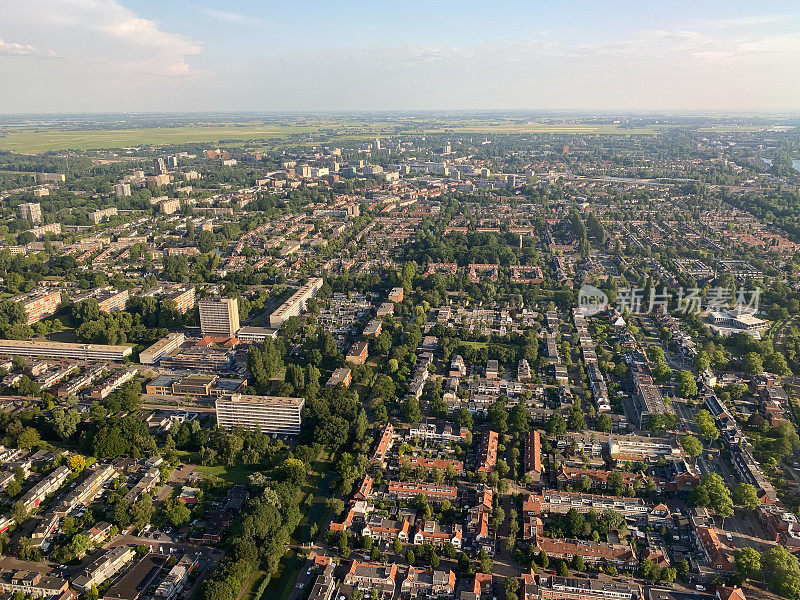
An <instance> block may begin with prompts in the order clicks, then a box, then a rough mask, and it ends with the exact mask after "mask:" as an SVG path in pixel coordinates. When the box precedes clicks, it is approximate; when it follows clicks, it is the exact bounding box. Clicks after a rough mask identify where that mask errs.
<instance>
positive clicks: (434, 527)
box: [413, 521, 463, 549]
mask: <svg viewBox="0 0 800 600" xmlns="http://www.w3.org/2000/svg"><path fill="white" fill-rule="evenodd" d="M413 540H414V545H416V546H419V545H420V544H430V545H431V546H442V545H444V544H446V543H447V542H450V543H451V544H453V546H455V548H456V549H460V548H461V542H462V540H463V534H462V529H461V525H458V524H454V525H450V526H448V527H443V526H441V525H439V524H438V523H437V522H436V521H425V522H424V523H423V524H422V525H417V529H416V531H415V532H414V537H413Z"/></svg>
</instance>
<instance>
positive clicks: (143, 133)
mask: <svg viewBox="0 0 800 600" xmlns="http://www.w3.org/2000/svg"><path fill="white" fill-rule="evenodd" d="M663 129H664V128H663V127H656V126H647V127H639V128H633V129H631V128H623V127H620V126H618V125H613V124H581V123H534V122H527V123H520V122H514V121H502V120H499V121H497V120H495V121H480V120H474V121H452V122H450V121H447V122H445V121H441V120H430V121H426V120H409V121H380V122H372V123H371V122H339V121H330V122H329V121H324V120H318V121H313V122H312V121H309V122H298V123H293V124H287V125H283V124H282V125H276V124H241V125H235V124H234V125H196V126H185V127H155V128H140V129H114V130H111V129H103V130H88V129H87V130H65V129H59V128H48V127H14V128H8V129H5V130H2V131H0V150H11V151H14V152H22V153H28V154H36V153H40V152H47V151H50V150H79V151H87V150H102V149H119V148H131V147H136V146H147V145H155V146H166V145H171V144H187V143H208V144H222V145H224V146H236V145H243V144H253V143H254V142H259V141H270V140H275V141H276V142H279V141H281V140H287V139H288V138H289V137H290V136H293V135H301V136H302V135H304V134H306V138H305V139H300V140H295V142H296V143H298V144H319V143H324V142H326V141H333V140H335V139H368V138H372V137H376V136H377V137H381V136H386V135H396V134H413V133H427V134H437V133H440V134H448V133H453V134H465V135H466V134H475V135H486V134H515V133H516V134H535V133H540V134H586V135H591V134H602V135H655V134H658V133H660V132H661V131H663ZM311 134H313V135H311Z"/></svg>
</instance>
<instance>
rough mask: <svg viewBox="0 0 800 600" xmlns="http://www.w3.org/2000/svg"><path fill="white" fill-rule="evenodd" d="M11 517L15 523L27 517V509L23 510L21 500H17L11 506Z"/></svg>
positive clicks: (23, 506)
mask: <svg viewBox="0 0 800 600" xmlns="http://www.w3.org/2000/svg"><path fill="white" fill-rule="evenodd" d="M11 518H12V519H14V522H15V523H16V524H17V525H19V524H20V523H22V522H23V521H24V520H25V519H27V518H28V511H27V510H25V505H24V504H23V503H22V502H21V501H19V500H17V501H16V502H14V505H13V506H12V507H11Z"/></svg>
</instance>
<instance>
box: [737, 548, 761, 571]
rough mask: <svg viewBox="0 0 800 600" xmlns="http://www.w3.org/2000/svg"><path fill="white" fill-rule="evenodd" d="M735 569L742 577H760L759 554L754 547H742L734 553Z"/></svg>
mask: <svg viewBox="0 0 800 600" xmlns="http://www.w3.org/2000/svg"><path fill="white" fill-rule="evenodd" d="M734 558H735V559H736V570H737V571H738V572H739V575H740V576H741V577H742V579H761V554H759V552H758V550H756V549H755V548H749V547H748V548H742V549H741V550H738V551H736V552H735V553H734Z"/></svg>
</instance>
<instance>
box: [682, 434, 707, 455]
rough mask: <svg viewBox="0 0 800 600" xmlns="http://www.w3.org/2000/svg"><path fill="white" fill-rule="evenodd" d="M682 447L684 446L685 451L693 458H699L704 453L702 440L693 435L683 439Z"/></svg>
mask: <svg viewBox="0 0 800 600" xmlns="http://www.w3.org/2000/svg"><path fill="white" fill-rule="evenodd" d="M681 446H683V449H684V450H685V451H686V453H687V454H688V455H689V456H691V457H692V458H697V457H698V456H700V453H701V452H702V451H703V444H701V443H700V440H698V439H697V438H696V437H694V436H693V435H685V436H683V438H682V439H681Z"/></svg>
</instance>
